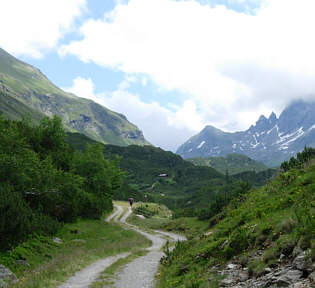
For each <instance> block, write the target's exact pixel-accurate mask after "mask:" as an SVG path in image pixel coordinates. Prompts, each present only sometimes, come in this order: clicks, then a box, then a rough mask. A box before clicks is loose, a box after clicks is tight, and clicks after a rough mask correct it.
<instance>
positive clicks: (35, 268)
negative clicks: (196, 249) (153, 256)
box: [0, 220, 150, 288]
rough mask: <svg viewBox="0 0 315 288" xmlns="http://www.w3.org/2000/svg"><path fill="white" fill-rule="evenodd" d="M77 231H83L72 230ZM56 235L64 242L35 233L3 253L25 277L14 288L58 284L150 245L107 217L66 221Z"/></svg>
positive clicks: (1, 258) (0, 260)
mask: <svg viewBox="0 0 315 288" xmlns="http://www.w3.org/2000/svg"><path fill="white" fill-rule="evenodd" d="M76 230H78V231H79V234H76V233H73V232H71V231H76ZM56 236H57V237H59V238H61V239H62V240H63V243H62V244H56V243H53V241H52V239H49V238H45V237H36V236H34V237H33V238H31V239H30V240H29V241H27V242H25V243H23V244H21V245H20V246H18V247H16V248H15V249H14V250H13V251H12V252H8V253H6V254H2V255H0V263H3V264H5V265H6V266H8V267H9V268H10V269H11V270H12V271H13V272H14V273H15V274H16V275H17V277H18V278H19V279H21V281H19V282H18V283H17V284H15V285H12V286H11V287H47V288H49V287H56V286H57V285H59V284H61V283H62V282H63V281H65V280H66V279H67V278H69V277H70V276H71V275H73V274H74V273H75V272H76V271H79V270H81V269H82V268H83V267H85V266H87V265H89V264H91V263H93V262H95V261H96V260H98V259H101V258H104V257H107V256H112V255H115V254H118V253H122V252H126V251H131V250H133V249H134V247H148V246H150V241H148V240H147V239H146V238H145V237H143V236H141V235H140V234H138V233H136V232H134V231H131V230H125V229H123V228H121V227H120V226H118V225H112V224H107V223H105V222H104V221H103V220H85V221H79V222H77V223H74V224H66V225H65V226H64V227H63V228H62V229H61V231H59V233H58V234H57V235H56ZM16 259H26V261H27V262H28V263H29V266H25V265H21V264H16V262H15V260H16Z"/></svg>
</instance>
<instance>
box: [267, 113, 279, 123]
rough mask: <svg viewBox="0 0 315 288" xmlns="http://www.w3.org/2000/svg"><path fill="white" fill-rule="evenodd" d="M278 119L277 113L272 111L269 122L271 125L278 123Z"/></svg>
mask: <svg viewBox="0 0 315 288" xmlns="http://www.w3.org/2000/svg"><path fill="white" fill-rule="evenodd" d="M277 120H278V118H277V115H276V114H275V112H273V111H272V113H271V114H270V116H269V118H268V121H269V123H270V124H275V123H276V122H277Z"/></svg>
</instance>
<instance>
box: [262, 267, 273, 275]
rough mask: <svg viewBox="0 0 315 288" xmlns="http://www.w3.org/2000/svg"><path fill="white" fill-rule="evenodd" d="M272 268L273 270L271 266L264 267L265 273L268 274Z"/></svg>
mask: <svg viewBox="0 0 315 288" xmlns="http://www.w3.org/2000/svg"><path fill="white" fill-rule="evenodd" d="M271 271H272V270H271V268H269V267H267V268H265V269H264V273H265V274H268V273H270V272H271Z"/></svg>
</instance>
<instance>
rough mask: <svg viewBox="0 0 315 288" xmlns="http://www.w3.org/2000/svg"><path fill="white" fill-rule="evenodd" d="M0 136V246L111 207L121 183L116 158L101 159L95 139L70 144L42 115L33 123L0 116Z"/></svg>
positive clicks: (52, 230)
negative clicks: (81, 146)
mask: <svg viewBox="0 0 315 288" xmlns="http://www.w3.org/2000/svg"><path fill="white" fill-rule="evenodd" d="M0 138H1V141H0V183H1V185H0V215H1V218H0V235H1V240H0V247H1V249H2V250H3V249H8V248H10V247H12V246H14V245H16V244H18V243H19V242H21V241H24V240H26V239H27V238H28V237H29V235H31V234H34V233H36V234H53V233H55V232H56V231H57V230H58V229H59V228H60V227H61V225H62V223H64V222H72V221H75V220H76V219H77V218H78V217H83V218H99V217H100V216H101V215H102V214H103V213H104V212H105V211H110V210H111V209H112V195H113V194H114V193H115V191H116V190H118V189H119V188H120V186H121V184H122V182H123V173H122V172H121V170H120V169H119V168H118V163H117V162H115V161H110V160H107V159H105V157H104V153H103V146H102V145H100V144H95V145H87V147H86V149H85V151H84V152H82V151H75V150H74V149H73V148H71V147H70V146H69V145H68V144H67V143H66V142H65V138H66V133H65V131H64V129H63V126H62V122H61V119H60V118H58V117H56V116H55V117H53V118H52V119H49V118H48V117H44V118H43V119H42V120H41V121H40V123H39V124H38V125H35V126H34V125H33V124H31V123H30V122H28V121H27V120H22V121H12V120H5V119H3V118H1V117H0Z"/></svg>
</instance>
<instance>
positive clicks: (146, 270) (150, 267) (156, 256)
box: [58, 205, 185, 288]
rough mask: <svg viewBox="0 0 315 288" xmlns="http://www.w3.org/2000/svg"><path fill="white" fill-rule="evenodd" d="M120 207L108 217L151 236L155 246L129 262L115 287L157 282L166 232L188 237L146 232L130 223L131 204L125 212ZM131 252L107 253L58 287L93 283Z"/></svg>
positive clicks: (147, 286) (80, 287) (175, 238)
mask: <svg viewBox="0 0 315 288" xmlns="http://www.w3.org/2000/svg"><path fill="white" fill-rule="evenodd" d="M115 207H116V211H115V212H114V213H113V214H111V215H110V216H109V217H108V218H107V219H106V221H107V222H110V221H114V222H118V220H119V219H120V222H121V223H123V224H124V226H125V227H126V228H127V229H132V230H135V231H137V232H138V233H140V234H142V235H143V236H145V237H147V238H148V239H149V240H151V241H152V246H151V247H150V248H147V250H148V251H149V253H147V254H146V255H145V256H142V257H139V258H137V259H136V260H134V261H132V262H130V263H129V264H127V265H126V266H125V267H124V268H123V270H122V271H121V272H120V273H119V275H117V280H116V281H115V284H114V287H116V288H126V287H128V288H152V287H154V286H155V280H154V279H155V275H156V272H157V269H158V266H159V262H160V259H161V257H162V256H163V252H162V251H161V248H162V247H163V246H164V244H165V243H166V236H167V237H168V238H170V239H173V241H184V240H185V237H183V236H180V235H177V234H174V233H168V232H162V231H154V232H155V234H150V233H147V232H144V231H142V230H140V229H139V228H137V227H136V226H133V225H130V224H128V223H127V222H126V219H127V218H128V217H129V216H130V214H131V213H132V211H131V209H130V208H128V210H127V212H126V213H125V214H124V215H123V216H122V214H123V213H124V209H123V207H122V206H119V205H115ZM128 255H130V253H122V254H119V255H116V256H113V257H107V258H105V259H102V260H99V261H97V262H95V263H93V264H92V265H90V266H88V267H86V268H85V269H83V270H81V271H79V272H78V273H76V274H75V275H74V276H73V277H71V278H70V279H69V280H68V281H67V282H66V283H64V284H63V285H61V286H59V287H58V288H85V287H89V285H91V284H92V283H93V282H94V281H95V280H96V279H97V278H98V276H99V274H100V273H101V272H102V271H104V270H106V269H107V268H108V267H109V266H110V265H112V264H113V263H114V262H116V261H117V260H118V259H121V258H125V257H127V256H128Z"/></svg>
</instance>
